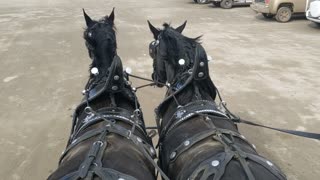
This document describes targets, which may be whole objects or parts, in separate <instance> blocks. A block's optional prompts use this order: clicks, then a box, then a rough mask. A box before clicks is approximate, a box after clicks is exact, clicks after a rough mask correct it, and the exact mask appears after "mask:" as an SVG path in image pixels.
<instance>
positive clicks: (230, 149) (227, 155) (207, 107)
mask: <svg viewBox="0 0 320 180" xmlns="http://www.w3.org/2000/svg"><path fill="white" fill-rule="evenodd" d="M207 62H208V61H207V60H206V59H203V58H200V57H199V45H197V47H196V56H195V62H194V65H193V68H192V70H189V73H188V74H187V76H188V77H187V80H186V81H185V83H183V85H182V86H180V85H179V86H180V87H178V88H176V91H175V92H174V93H173V94H171V95H169V96H168V97H167V98H166V99H165V100H164V102H162V103H161V104H160V105H159V106H158V108H157V109H156V110H155V112H156V115H157V123H158V124H160V121H161V119H162V115H163V114H164V112H165V110H166V109H165V106H167V103H168V102H169V101H170V100H172V99H173V98H175V96H176V95H177V94H178V93H180V92H181V91H183V89H184V88H185V87H186V86H188V85H189V84H190V83H191V82H193V81H201V80H204V79H206V78H208V77H209V74H208V65H207ZM210 82H211V81H210ZM176 84H179V82H177V83H176ZM213 87H215V86H214V85H213ZM170 88H171V89H174V88H175V87H174V86H171V87H170ZM213 90H214V89H213ZM168 92H170V89H169V90H168ZM221 109H222V108H220V107H218V106H217V105H216V103H215V102H212V101H207V100H198V101H194V102H191V103H189V104H187V105H184V106H181V105H179V106H178V109H177V111H176V112H175V113H174V114H173V115H172V117H171V118H170V120H169V121H168V123H167V124H166V125H165V126H164V127H162V128H161V129H160V126H158V129H159V132H160V139H159V145H160V149H161V142H164V141H165V138H166V136H168V135H170V132H172V130H173V129H175V128H176V127H178V126H179V125H180V124H182V123H185V122H187V121H188V120H190V119H192V118H193V117H195V116H200V117H203V119H204V121H205V123H206V124H207V125H208V127H210V128H209V129H208V130H206V131H202V132H200V133H198V134H194V135H193V136H192V137H190V138H188V139H186V140H184V141H183V143H181V144H180V145H178V146H176V148H174V149H172V150H171V151H170V152H169V156H167V157H164V158H166V160H165V161H166V162H169V166H170V164H172V163H174V162H175V160H176V159H177V158H178V157H179V156H180V155H181V154H183V153H185V152H186V151H187V150H189V149H190V148H191V147H193V146H194V145H195V144H197V143H199V142H200V141H203V140H205V139H208V138H212V140H215V141H217V142H219V143H221V144H222V145H223V147H224V151H222V152H219V153H218V154H216V155H214V156H213V157H211V158H209V159H207V160H206V161H204V162H202V163H200V165H199V166H198V167H197V168H196V169H195V170H194V171H193V172H192V173H191V175H190V172H187V171H188V170H187V169H182V171H181V172H180V173H179V177H177V179H190V180H193V179H196V178H197V179H198V178H200V179H201V180H202V179H208V178H209V177H213V179H214V180H219V179H221V178H222V176H223V175H224V172H225V168H226V166H227V164H228V163H229V162H230V161H231V160H232V159H237V160H238V161H239V162H240V164H241V166H242V168H243V170H244V171H245V174H246V175H247V177H248V179H249V180H255V177H254V175H253V173H252V171H251V170H250V168H249V166H248V163H247V161H246V160H249V159H250V160H252V161H254V162H255V163H257V164H260V165H261V166H263V167H265V168H266V169H267V170H268V171H269V172H270V173H272V174H273V175H275V176H276V177H277V178H278V179H280V180H283V179H286V176H285V175H284V174H283V173H282V172H281V171H280V169H279V168H278V167H276V166H275V165H274V164H273V163H271V162H270V161H268V160H266V159H264V158H263V157H261V156H259V155H256V154H253V153H247V152H244V151H243V150H241V148H240V147H239V146H237V145H236V144H235V143H234V138H238V139H241V140H242V141H244V142H245V143H246V144H248V145H249V146H250V147H252V149H254V150H255V147H254V146H253V145H252V144H251V143H249V142H248V141H247V140H246V139H245V138H244V136H243V135H241V134H239V133H238V132H236V131H232V130H229V129H223V128H217V127H216V126H215V125H214V124H213V121H214V120H219V119H220V120H225V121H229V122H231V123H233V124H234V122H233V121H232V119H231V116H230V115H229V114H227V113H225V112H224V111H222V110H221ZM187 168H188V167H187ZM188 174H189V176H186V175H188Z"/></svg>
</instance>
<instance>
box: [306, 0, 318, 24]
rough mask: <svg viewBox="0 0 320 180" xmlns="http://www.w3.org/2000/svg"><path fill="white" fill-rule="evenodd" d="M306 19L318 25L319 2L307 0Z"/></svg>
mask: <svg viewBox="0 0 320 180" xmlns="http://www.w3.org/2000/svg"><path fill="white" fill-rule="evenodd" d="M306 17H307V19H309V20H310V21H313V22H315V23H318V25H320V0H307V6H306Z"/></svg>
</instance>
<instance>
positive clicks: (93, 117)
mask: <svg viewBox="0 0 320 180" xmlns="http://www.w3.org/2000/svg"><path fill="white" fill-rule="evenodd" d="M83 13H84V17H85V21H86V24H87V28H86V30H85V31H84V39H85V41H86V46H87V48H88V51H89V56H90V58H91V59H92V64H91V66H90V69H91V75H90V77H89V80H88V83H87V85H86V87H85V90H84V91H83V94H84V96H85V97H84V99H83V101H82V102H81V103H80V105H79V106H78V107H77V108H76V111H75V113H74V116H73V125H72V131H71V136H70V139H69V142H68V145H67V148H66V150H65V151H64V153H63V155H62V156H61V158H60V162H59V167H58V169H57V170H56V171H55V172H54V173H53V174H51V175H50V176H49V178H48V179H49V180H79V179H85V180H91V179H94V180H97V179H102V180H107V179H108V180H109V179H110V180H134V179H148V180H149V179H155V169H154V161H153V157H154V156H155V155H156V154H155V150H154V148H153V146H152V141H151V139H150V138H149V136H148V135H147V132H146V129H145V125H144V121H143V117H142V113H140V107H139V103H138V101H137V97H136V95H135V92H134V89H133V88H132V87H131V86H130V82H129V81H128V77H127V76H126V74H125V73H124V72H123V69H122V64H121V60H120V58H119V57H118V56H117V42H116V32H115V26H114V11H112V13H111V14H110V15H109V16H106V17H104V18H102V19H101V20H99V21H95V20H92V19H91V18H90V17H89V16H88V15H87V14H86V13H85V11H83Z"/></svg>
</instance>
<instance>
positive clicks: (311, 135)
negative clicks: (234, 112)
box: [232, 118, 320, 140]
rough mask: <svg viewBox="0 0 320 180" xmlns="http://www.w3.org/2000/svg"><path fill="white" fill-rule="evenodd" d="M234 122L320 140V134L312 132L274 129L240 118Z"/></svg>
mask: <svg viewBox="0 0 320 180" xmlns="http://www.w3.org/2000/svg"><path fill="white" fill-rule="evenodd" d="M232 120H233V121H234V122H235V123H243V124H248V125H252V126H257V127H263V128H267V129H272V130H275V131H279V132H283V133H287V134H292V135H295V136H300V137H305V138H310V139H316V140H320V134H319V133H311V132H304V131H296V130H289V129H281V128H274V127H270V126H265V125H261V124H257V123H254V122H251V121H247V120H244V119H240V118H238V119H232Z"/></svg>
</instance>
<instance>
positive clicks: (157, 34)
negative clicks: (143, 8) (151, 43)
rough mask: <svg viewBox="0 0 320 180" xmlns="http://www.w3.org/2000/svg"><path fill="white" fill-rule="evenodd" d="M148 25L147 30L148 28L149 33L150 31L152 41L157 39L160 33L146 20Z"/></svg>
mask: <svg viewBox="0 0 320 180" xmlns="http://www.w3.org/2000/svg"><path fill="white" fill-rule="evenodd" d="M148 24H149V28H150V31H151V32H152V34H153V37H154V39H158V36H159V34H160V31H159V30H158V29H157V28H155V27H154V26H153V25H152V24H151V23H150V21H149V20H148Z"/></svg>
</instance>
